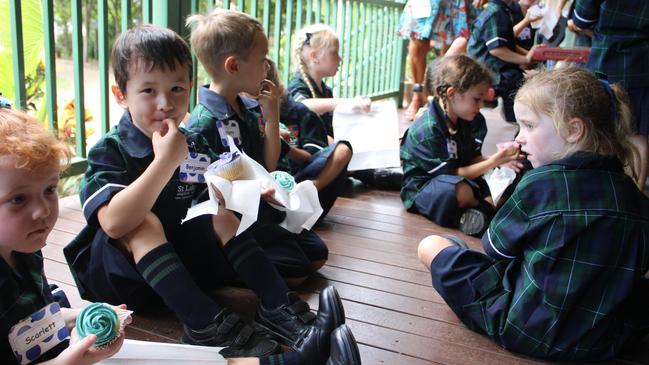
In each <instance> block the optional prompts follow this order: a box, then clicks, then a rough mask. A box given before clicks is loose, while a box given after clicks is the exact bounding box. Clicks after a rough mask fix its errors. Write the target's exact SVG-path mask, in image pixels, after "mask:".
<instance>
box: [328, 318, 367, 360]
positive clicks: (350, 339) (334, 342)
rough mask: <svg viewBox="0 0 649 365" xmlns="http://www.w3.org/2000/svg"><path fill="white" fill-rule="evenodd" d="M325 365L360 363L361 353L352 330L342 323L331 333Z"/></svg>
mask: <svg viewBox="0 0 649 365" xmlns="http://www.w3.org/2000/svg"><path fill="white" fill-rule="evenodd" d="M329 353H330V354H329V360H328V361H327V362H326V365H361V354H360V353H359V351H358V345H357V344H356V339H355V338H354V335H353V334H352V331H351V330H350V329H349V327H347V325H345V324H343V325H341V326H340V327H338V328H336V329H335V330H334V331H333V333H332V334H331V349H330V351H329Z"/></svg>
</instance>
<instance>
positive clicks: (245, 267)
mask: <svg viewBox="0 0 649 365" xmlns="http://www.w3.org/2000/svg"><path fill="white" fill-rule="evenodd" d="M223 250H224V251H225V255H226V257H227V258H228V261H230V265H232V268H233V269H234V271H235V272H236V273H237V275H239V277H240V278H241V279H242V280H243V282H244V283H246V285H248V287H249V288H250V289H252V291H254V292H255V294H257V296H258V297H259V298H260V299H261V302H262V303H263V304H264V306H265V307H266V308H277V307H279V306H281V305H282V304H287V301H288V299H287V297H286V293H287V292H288V287H287V286H286V283H285V282H284V279H282V277H281V276H280V275H279V273H278V272H277V269H276V268H275V266H273V264H272V263H271V262H270V260H269V259H268V257H266V254H265V253H264V252H263V251H262V250H261V248H260V247H259V244H258V243H257V241H256V240H255V239H254V238H253V237H252V235H251V234H250V233H248V232H244V233H242V234H240V235H238V236H236V237H234V238H232V239H231V240H230V241H228V243H226V245H225V247H223Z"/></svg>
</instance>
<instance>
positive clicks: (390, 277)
mask: <svg viewBox="0 0 649 365" xmlns="http://www.w3.org/2000/svg"><path fill="white" fill-rule="evenodd" d="M485 116H486V117H487V121H488V124H489V128H490V134H489V135H488V136H487V141H486V142H485V153H490V152H493V150H492V151H489V148H495V147H490V146H491V144H494V145H495V142H502V141H505V140H508V139H511V138H513V134H514V132H515V128H514V127H513V126H511V125H508V124H506V123H504V122H502V120H500V119H499V116H498V115H497V113H496V112H495V111H487V112H485ZM402 123H403V122H402ZM403 129H404V128H403V125H402V128H401V130H403ZM492 131H495V132H492ZM487 143H488V144H489V147H488V146H487ZM84 222H85V220H84V217H83V214H82V211H81V206H80V204H79V200H78V198H77V197H71V198H64V199H61V200H60V218H59V220H58V222H57V225H56V227H55V229H54V230H53V231H52V233H51V234H50V236H49V237H48V239H47V243H48V245H47V246H46V247H45V248H44V249H43V255H44V257H45V273H46V275H47V276H48V278H49V280H50V282H52V283H56V284H57V285H59V286H60V287H62V288H63V289H64V290H65V291H66V293H67V294H68V297H69V298H70V300H71V302H72V303H73V305H75V306H82V305H84V303H85V302H84V301H83V300H82V299H81V298H80V296H79V293H78V292H77V290H76V288H75V283H74V280H73V279H72V275H71V273H70V270H69V269H68V267H67V265H66V263H65V259H64V257H63V253H62V248H63V247H64V246H65V245H66V244H67V243H69V242H70V241H71V240H72V239H73V238H74V236H75V235H76V234H77V233H78V232H79V231H80V230H81V229H82V228H83V226H84ZM316 232H317V233H318V234H319V235H320V236H321V237H322V238H323V239H324V240H325V242H327V245H328V247H329V250H330V256H329V260H328V262H327V264H326V265H325V266H324V267H323V268H322V269H321V270H320V272H319V273H318V274H317V275H314V277H312V278H310V279H309V280H307V282H306V283H304V284H303V285H302V286H301V287H300V288H299V293H300V295H301V296H302V298H303V299H305V300H306V301H307V302H309V304H310V305H311V307H312V308H313V309H314V310H315V309H317V307H318V299H317V293H318V292H319V291H320V290H321V289H322V288H323V287H325V286H326V285H331V284H333V285H335V286H336V288H337V290H338V292H339V293H340V295H341V297H342V299H343V304H344V306H345V311H346V316H347V323H348V324H349V326H350V328H351V329H352V331H353V332H354V335H355V336H356V339H357V340H358V342H359V349H360V351H361V355H362V358H363V363H364V364H413V365H420V364H449V365H450V364H481V365H486V364H497V365H509V364H533V363H542V362H540V361H538V360H535V359H530V358H526V357H522V356H518V355H516V354H513V353H511V352H508V351H506V350H503V349H502V348H500V347H499V346H497V345H495V344H494V343H493V342H492V341H491V340H489V339H488V338H487V337H485V336H482V335H480V334H477V333H475V332H472V331H469V330H468V329H466V328H465V327H464V326H463V325H462V323H461V322H460V321H459V320H458V318H457V317H456V316H455V314H454V313H453V312H452V311H451V310H450V308H449V307H448V306H447V305H446V304H445V302H444V301H443V300H442V298H441V297H440V296H439V294H437V292H435V290H434V289H433V288H432V287H431V278H430V274H429V272H428V270H427V269H426V268H425V267H424V266H423V265H421V264H420V263H419V261H418V259H417V255H416V247H417V244H418V242H419V241H420V240H421V239H422V238H423V237H425V236H427V235H430V234H446V233H453V234H456V235H460V236H461V237H462V238H464V239H466V240H467V242H468V244H469V245H470V246H471V247H472V248H474V249H481V246H482V245H481V243H480V240H478V239H476V238H471V237H467V236H464V235H462V234H461V233H460V232H458V231H456V230H450V229H446V228H442V227H439V226H436V225H434V224H432V223H431V222H429V221H428V220H426V219H425V218H423V217H421V216H418V215H414V214H411V213H408V212H406V211H405V210H404V209H403V206H402V205H401V201H400V199H399V194H398V192H397V191H381V190H369V189H365V188H360V189H359V188H357V189H356V190H355V191H354V192H352V193H350V194H347V195H346V196H345V197H341V198H339V199H338V201H337V202H336V205H335V206H334V207H333V208H332V209H331V211H330V213H329V215H328V216H327V217H326V218H325V220H324V222H323V223H322V224H321V225H320V226H319V227H318V228H317V229H316ZM213 295H214V297H215V299H216V300H217V301H218V302H219V303H221V304H223V305H228V306H230V307H233V308H234V309H235V310H237V311H239V312H241V313H242V314H244V315H246V316H248V317H250V316H252V313H253V311H254V308H255V298H254V295H253V294H252V292H251V291H249V290H247V289H241V288H225V289H223V290H219V291H217V292H215V293H213ZM181 331H182V327H181V325H180V323H179V322H178V321H177V320H175V319H174V318H173V316H172V315H171V314H170V313H168V312H160V313H153V314H142V313H137V314H136V315H135V319H134V321H133V323H132V324H131V325H130V326H128V327H127V336H128V337H129V338H133V339H138V340H146V341H162V342H177V341H178V339H179V337H180V334H181ZM610 363H616V364H629V365H632V364H649V338H647V339H645V341H644V346H639V347H638V348H635V349H634V350H633V351H630V352H626V353H624V354H623V355H622V356H621V357H620V358H619V359H617V360H615V361H612V362H610Z"/></svg>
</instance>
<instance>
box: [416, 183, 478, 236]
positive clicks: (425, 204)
mask: <svg viewBox="0 0 649 365" xmlns="http://www.w3.org/2000/svg"><path fill="white" fill-rule="evenodd" d="M462 181H464V182H466V183H467V184H469V185H470V186H471V188H472V189H473V194H474V195H475V197H476V199H484V198H486V197H488V196H490V195H491V193H490V192H489V186H488V185H487V182H486V181H485V180H484V179H483V178H478V179H475V180H469V179H467V178H465V177H462V176H457V175H437V176H434V177H432V178H431V179H430V180H429V181H428V182H427V183H426V185H424V186H423V187H422V188H421V190H419V193H418V194H417V196H416V197H415V200H414V201H413V203H412V206H411V207H410V209H409V210H410V211H415V212H417V213H419V214H422V215H424V216H426V217H427V218H428V219H430V220H432V221H433V222H435V223H436V224H439V225H440V226H442V227H457V226H458V222H459V220H460V214H461V212H460V209H459V208H458V206H457V198H456V196H455V186H456V185H457V184H458V183H460V182H462Z"/></svg>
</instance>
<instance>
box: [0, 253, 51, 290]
mask: <svg viewBox="0 0 649 365" xmlns="http://www.w3.org/2000/svg"><path fill="white" fill-rule="evenodd" d="M13 255H14V258H15V259H16V264H17V265H18V266H19V267H23V268H26V269H27V270H29V272H24V273H21V272H19V271H18V270H16V269H14V268H12V267H11V266H9V263H7V262H6V261H5V260H4V259H3V258H0V288H2V287H4V285H5V284H6V283H7V281H9V280H10V278H17V279H18V280H25V279H28V278H27V277H25V275H28V276H30V278H31V270H36V269H40V270H42V264H41V260H42V256H37V255H38V254H37V253H20V252H14V253H13ZM40 270H39V272H40Z"/></svg>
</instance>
